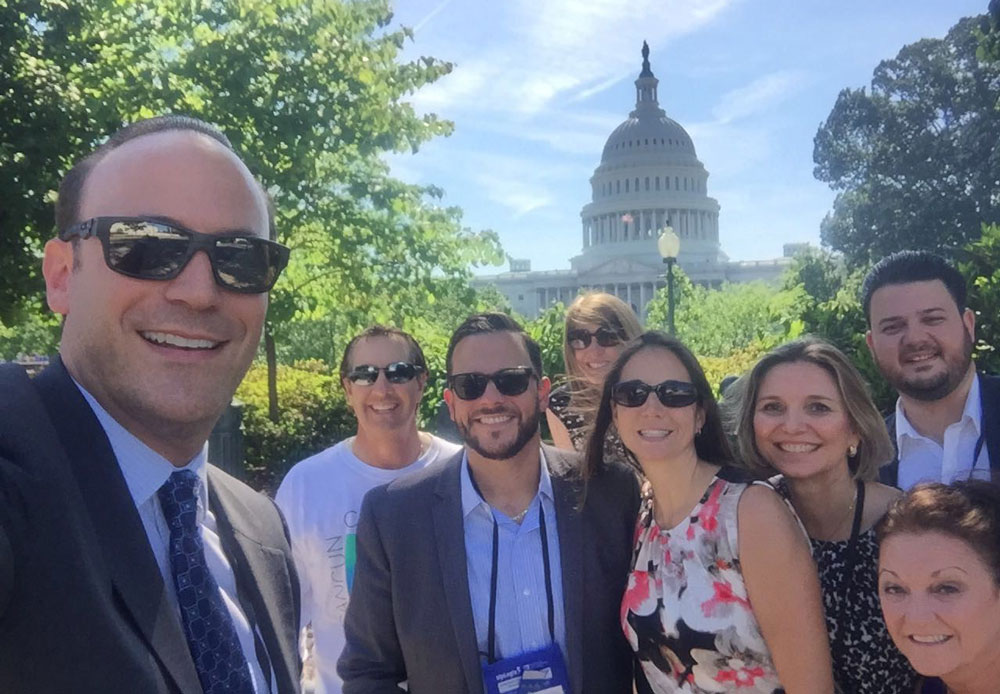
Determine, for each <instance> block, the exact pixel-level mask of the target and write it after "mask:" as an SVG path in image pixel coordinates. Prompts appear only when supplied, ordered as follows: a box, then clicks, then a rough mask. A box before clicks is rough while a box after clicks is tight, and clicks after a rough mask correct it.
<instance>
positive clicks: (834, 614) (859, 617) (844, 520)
mask: <svg viewBox="0 0 1000 694" xmlns="http://www.w3.org/2000/svg"><path fill="white" fill-rule="evenodd" d="M741 381H742V382H741V384H740V387H739V388H738V389H737V390H736V391H734V392H735V393H737V397H738V398H739V401H738V402H739V407H738V413H739V414H738V428H737V431H736V434H737V442H738V447H739V454H740V457H741V459H742V461H743V463H744V464H745V465H747V466H748V467H749V468H750V469H751V470H752V471H753V472H755V473H757V474H758V475H761V476H770V475H776V474H780V478H778V479H777V480H776V481H775V482H776V486H777V488H778V491H779V492H781V493H782V494H783V495H784V496H785V497H786V498H787V499H788V500H789V501H790V502H791V504H792V506H793V507H794V509H795V511H796V513H797V514H798V516H799V518H800V519H801V520H802V523H803V525H804V527H805V529H806V532H808V534H809V538H810V542H811V545H812V550H813V557H814V559H815V561H816V566H817V569H818V571H819V578H820V584H821V586H822V590H823V606H824V610H825V613H826V623H827V629H828V632H829V636H830V649H831V654H832V656H833V672H834V678H835V680H836V682H837V685H838V686H839V687H840V688H841V690H842V691H844V692H852V693H858V694H869V693H871V694H875V693H878V694H901V693H903V692H911V691H912V690H913V686H914V682H915V681H916V679H917V675H916V673H915V672H914V671H913V669H912V668H911V667H910V666H909V664H908V663H907V662H906V659H905V658H904V657H903V656H902V654H901V653H900V652H899V651H898V650H897V649H896V648H895V647H894V646H893V644H892V641H891V640H890V638H889V634H888V632H887V631H886V626H885V622H884V620H883V619H882V614H881V611H880V610H879V601H878V573H877V572H878V566H877V565H878V545H877V543H876V541H875V530H874V528H875V525H876V524H877V523H878V521H879V520H880V519H881V518H882V517H883V516H884V515H885V513H886V510H887V508H888V506H889V504H890V503H891V502H892V501H893V499H895V498H896V497H898V495H899V494H900V492H899V490H896V489H893V488H891V487H887V486H885V485H883V484H879V483H878V482H875V481H874V480H875V478H876V476H877V471H878V468H879V466H880V465H882V464H884V463H886V462H888V461H889V460H891V459H892V443H891V441H890V440H889V435H888V433H887V432H886V428H885V424H884V422H883V420H882V417H881V416H880V415H879V413H878V410H877V409H876V408H875V405H874V403H873V402H872V400H871V397H870V396H869V394H868V390H867V388H866V386H865V382H864V380H863V379H862V378H861V375H860V374H859V373H858V371H857V369H855V368H854V365H853V364H851V362H850V360H849V359H848V358H847V357H846V356H844V354H843V353H842V352H841V351H840V350H838V349H837V348H836V347H834V346H833V345H831V344H829V343H827V342H824V341H822V340H818V339H815V338H804V339H800V340H795V341H793V342H789V343H788V344H785V345H782V346H781V347H778V348H777V349H775V350H773V351H771V352H770V353H769V354H767V355H765V356H764V357H763V358H762V359H761V360H760V361H758V362H757V364H756V365H755V366H754V367H753V369H751V371H750V373H749V374H748V375H746V376H744V377H743V378H742V379H741Z"/></svg>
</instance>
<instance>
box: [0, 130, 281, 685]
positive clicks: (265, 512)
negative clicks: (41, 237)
mask: <svg viewBox="0 0 1000 694" xmlns="http://www.w3.org/2000/svg"><path fill="white" fill-rule="evenodd" d="M56 226H57V227H58V234H57V237H56V238H54V239H52V240H50V241H49V242H48V243H46V245H45V252H44V257H43V260H42V274H43V275H44V277H45V287H46V299H47V301H48V305H49V308H51V309H52V311H53V312H55V313H58V314H60V315H61V316H62V317H63V323H62V335H61V340H60V346H59V357H58V358H56V359H53V361H52V364H51V365H50V366H49V367H48V368H47V369H45V370H44V371H43V372H42V373H40V374H38V375H37V376H35V377H34V378H33V379H30V380H29V379H28V378H27V376H26V375H25V374H24V372H23V370H21V369H20V368H19V367H13V366H0V691H2V692H4V694H22V693H23V694H35V693H36V692H177V693H179V694H222V692H225V693H226V694H295V693H296V692H298V691H299V672H300V665H299V661H298V653H297V637H298V614H299V605H298V600H299V592H298V582H297V580H296V578H295V569H294V564H293V561H292V554H291V547H290V546H289V542H288V537H287V531H286V528H285V525H284V522H283V521H282V518H281V514H280V513H279V511H278V509H277V507H276V506H275V505H274V503H273V502H272V501H271V500H270V499H268V498H266V497H265V496H263V495H262V494H259V493H257V492H255V491H254V490H252V489H250V488H249V487H247V486H246V485H244V484H243V483H242V482H239V481H238V480H236V479H233V478H232V477H230V476H229V475H227V474H226V473H224V472H223V471H222V470H219V469H218V468H215V467H213V466H212V465H209V464H207V462H206V441H207V440H208V437H209V434H210V432H211V431H212V427H213V425H214V424H215V422H216V421H218V419H219V416H220V415H221V414H222V412H223V411H224V410H225V408H226V407H227V406H228V405H229V402H230V400H231V399H232V397H233V393H234V392H235V390H236V386H237V385H238V384H239V382H240V380H241V379H242V378H243V375H244V374H245V373H246V370H247V368H249V366H250V363H251V361H252V360H253V358H254V355H255V354H256V352H257V346H258V343H259V341H260V335H261V330H262V327H263V325H264V318H265V316H266V314H267V302H268V298H267V293H268V291H269V290H270V289H271V287H272V286H273V285H274V282H275V281H276V280H277V278H278V275H279V274H280V273H281V271H282V269H283V268H284V267H285V263H286V262H287V260H288V249H287V248H285V247H284V246H282V245H280V244H278V243H277V242H275V241H274V240H273V239H272V238H270V237H272V236H273V230H274V220H273V214H272V211H271V207H270V205H269V202H268V199H267V194H266V192H265V191H264V189H263V188H262V187H261V185H260V183H259V182H258V181H256V180H255V179H254V177H253V175H252V174H251V172H250V170H249V169H248V168H247V166H246V164H244V163H243V161H242V160H241V159H240V157H239V155H238V154H237V153H236V152H235V151H234V149H233V147H232V144H231V143H230V142H229V140H228V139H227V138H226V136H225V135H224V134H223V133H222V132H221V131H219V130H218V129H217V128H215V127H214V126H212V125H210V124H208V123H204V122H202V121H199V120H196V119H192V118H187V117H184V116H178V115H167V116H160V117H156V118H151V119H148V120H142V121H138V122H136V123H133V124H131V125H129V126H127V127H125V128H123V129H121V130H119V131H118V132H116V133H113V134H112V135H111V137H110V138H108V140H107V141H106V142H105V143H104V144H102V145H101V146H100V147H98V148H97V150H96V151H94V152H93V153H92V154H90V155H89V156H87V157H86V158H84V159H82V160H81V161H79V162H77V163H76V164H75V165H74V166H73V167H72V168H71V169H70V170H69V171H68V172H67V174H66V176H65V177H64V179H63V181H62V183H61V184H60V187H59V195H58V200H57V202H56Z"/></svg>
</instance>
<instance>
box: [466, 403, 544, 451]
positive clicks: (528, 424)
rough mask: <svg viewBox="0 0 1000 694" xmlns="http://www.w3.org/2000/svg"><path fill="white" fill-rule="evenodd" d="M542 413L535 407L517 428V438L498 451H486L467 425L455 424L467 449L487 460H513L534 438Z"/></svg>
mask: <svg viewBox="0 0 1000 694" xmlns="http://www.w3.org/2000/svg"><path fill="white" fill-rule="evenodd" d="M541 417H542V413H541V411H540V409H539V408H538V406H537V405H536V406H535V411H534V412H532V413H531V414H530V415H529V416H527V417H525V419H524V421H523V422H521V423H520V424H519V425H518V427H517V436H516V437H515V438H514V440H513V441H511V443H510V444H509V445H508V446H505V447H504V448H502V449H500V450H496V449H493V450H490V449H488V448H487V447H486V446H485V445H484V444H483V442H482V441H480V440H479V438H478V437H476V436H472V435H471V434H470V433H469V429H470V427H469V426H468V424H467V423H465V422H463V423H461V424H457V427H458V433H459V434H460V435H461V437H462V441H464V442H465V445H467V446H468V447H469V448H471V449H472V450H474V451H475V452H476V453H478V454H479V455H481V456H482V457H484V458H486V459H487V460H507V459H509V458H513V457H514V456H515V455H517V454H518V453H520V452H521V449H523V448H524V447H525V446H526V445H527V443H528V442H529V441H531V439H532V438H534V436H535V434H537V433H538V426H539V424H540V423H541Z"/></svg>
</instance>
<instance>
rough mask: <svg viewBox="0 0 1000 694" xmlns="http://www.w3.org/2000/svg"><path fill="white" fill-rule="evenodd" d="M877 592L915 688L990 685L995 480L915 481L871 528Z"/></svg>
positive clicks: (999, 610) (996, 667) (997, 576)
mask: <svg viewBox="0 0 1000 694" xmlns="http://www.w3.org/2000/svg"><path fill="white" fill-rule="evenodd" d="M876 534H877V536H878V541H879V596H880V598H881V600H882V612H883V614H884V615H885V623H886V625H887V626H888V627H889V634H891V635H892V640H893V641H895V642H896V645H897V646H899V650H901V651H902V652H903V654H904V655H906V657H907V658H909V660H910V664H911V665H913V667H914V668H916V670H917V672H919V673H920V674H921V675H924V676H925V678H924V680H922V681H921V682H920V684H919V685H918V687H917V688H916V689H915V691H916V692H920V693H923V694H946V693H948V694H995V692H997V690H998V688H1000V684H998V683H1000V487H997V486H996V485H995V484H993V483H991V482H985V481H982V480H969V481H966V482H955V483H953V484H951V485H944V484H939V483H933V484H922V485H918V486H916V487H914V488H913V489H911V490H910V491H909V492H908V493H907V494H906V495H905V496H903V497H902V498H901V499H899V500H897V501H896V502H895V503H893V504H892V506H891V507H890V508H889V512H888V514H886V517H885V519H884V520H883V521H882V523H881V524H880V525H879V527H878V530H877V533H876Z"/></svg>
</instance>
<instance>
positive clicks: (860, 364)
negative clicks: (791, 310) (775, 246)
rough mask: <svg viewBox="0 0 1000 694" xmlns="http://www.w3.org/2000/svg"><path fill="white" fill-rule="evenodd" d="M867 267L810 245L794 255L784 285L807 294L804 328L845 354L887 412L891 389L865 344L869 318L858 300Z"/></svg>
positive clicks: (893, 400) (894, 396)
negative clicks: (851, 263)
mask: <svg viewBox="0 0 1000 694" xmlns="http://www.w3.org/2000/svg"><path fill="white" fill-rule="evenodd" d="M867 272H868V266H867V265H865V266H853V267H849V266H848V265H847V263H845V262H844V258H843V256H841V255H839V254H837V253H833V252H831V251H829V250H812V251H809V252H807V253H803V254H801V255H799V256H797V257H796V258H795V261H794V262H793V263H792V267H791V268H790V269H789V270H788V272H787V273H786V274H785V277H784V286H785V287H786V288H794V287H798V288H800V289H801V290H802V292H803V294H804V295H805V296H806V303H805V305H804V307H803V308H802V312H801V314H800V316H801V320H802V329H803V332H804V333H805V334H809V335H815V336H817V337H822V338H823V339H825V340H827V341H828V342H831V343H833V344H834V345H835V346H836V347H837V348H838V349H840V351H842V352H843V353H844V354H846V355H847V356H848V357H849V358H850V359H851V361H852V362H853V363H854V365H855V366H856V367H857V369H858V371H860V372H861V375H862V376H863V377H864V379H865V381H866V382H867V383H868V384H869V388H870V390H871V395H872V398H873V399H874V401H875V404H876V406H878V408H879V409H880V410H882V411H883V412H888V411H889V410H890V409H891V408H892V406H893V403H894V402H895V400H896V394H895V392H894V391H893V390H892V389H891V388H890V387H889V384H888V383H886V382H885V379H883V378H882V374H881V373H880V372H879V370H878V367H877V366H876V365H875V362H874V361H873V360H872V357H871V353H870V352H869V351H868V346H867V345H866V344H865V332H866V331H867V330H868V322H867V320H866V319H865V314H864V310H863V308H862V306H861V284H862V282H863V281H864V278H865V275H866V274H867Z"/></svg>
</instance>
